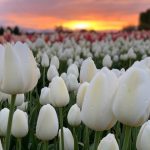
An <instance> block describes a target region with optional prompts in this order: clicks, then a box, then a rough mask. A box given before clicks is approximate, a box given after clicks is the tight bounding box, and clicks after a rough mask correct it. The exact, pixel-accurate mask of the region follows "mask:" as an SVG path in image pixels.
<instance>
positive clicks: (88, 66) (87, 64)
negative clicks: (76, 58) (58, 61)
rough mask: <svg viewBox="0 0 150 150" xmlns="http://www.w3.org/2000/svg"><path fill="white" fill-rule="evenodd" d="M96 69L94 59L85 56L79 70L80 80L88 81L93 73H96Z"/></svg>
mask: <svg viewBox="0 0 150 150" xmlns="http://www.w3.org/2000/svg"><path fill="white" fill-rule="evenodd" d="M96 72H97V69H96V66H95V63H94V61H93V60H92V59H91V58H87V59H86V60H84V61H83V63H82V65H81V70H80V82H81V83H82V82H90V81H91V80H92V78H93V77H94V75H95V74H96Z"/></svg>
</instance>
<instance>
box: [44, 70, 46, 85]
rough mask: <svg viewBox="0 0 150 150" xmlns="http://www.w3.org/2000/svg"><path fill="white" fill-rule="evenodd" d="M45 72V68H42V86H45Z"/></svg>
mask: <svg viewBox="0 0 150 150" xmlns="http://www.w3.org/2000/svg"><path fill="white" fill-rule="evenodd" d="M45 73H46V68H45V67H44V68H43V87H44V86H45Z"/></svg>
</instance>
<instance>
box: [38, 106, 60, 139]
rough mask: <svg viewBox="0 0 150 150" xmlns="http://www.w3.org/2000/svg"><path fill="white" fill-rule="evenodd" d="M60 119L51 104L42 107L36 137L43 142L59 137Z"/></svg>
mask: <svg viewBox="0 0 150 150" xmlns="http://www.w3.org/2000/svg"><path fill="white" fill-rule="evenodd" d="M57 132H58V118H57V114H56V111H55V109H54V108H53V106H51V105H50V104H47V105H44V106H42V107H41V109H40V112H39V116H38V120H37V124H36V136H37V137H38V139H40V140H43V141H49V140H52V139H53V138H55V137H56V136H57Z"/></svg>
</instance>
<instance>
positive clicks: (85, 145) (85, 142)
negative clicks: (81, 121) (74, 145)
mask: <svg viewBox="0 0 150 150" xmlns="http://www.w3.org/2000/svg"><path fill="white" fill-rule="evenodd" d="M84 130H85V136H84V150H89V129H88V127H86V126H85V129H84Z"/></svg>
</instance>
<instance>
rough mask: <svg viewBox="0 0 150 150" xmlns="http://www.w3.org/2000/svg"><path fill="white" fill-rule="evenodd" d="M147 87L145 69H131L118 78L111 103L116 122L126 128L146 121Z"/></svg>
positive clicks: (148, 79) (149, 104)
mask: <svg viewBox="0 0 150 150" xmlns="http://www.w3.org/2000/svg"><path fill="white" fill-rule="evenodd" d="M149 87H150V75H149V72H148V71H147V70H146V69H141V68H136V67H131V68H129V69H128V70H127V71H126V72H125V73H124V74H123V75H122V76H121V77H120V78H119V86H118V90H117V92H116V95H115V98H114V103H113V113H114V115H115V117H116V118H117V120H119V121H120V122H121V123H123V124H125V125H128V126H140V125H142V124H143V123H144V122H145V121H146V120H147V119H148V117H149V113H150V92H149ZM141 108H142V109H141ZM129 110H130V111H129Z"/></svg>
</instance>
